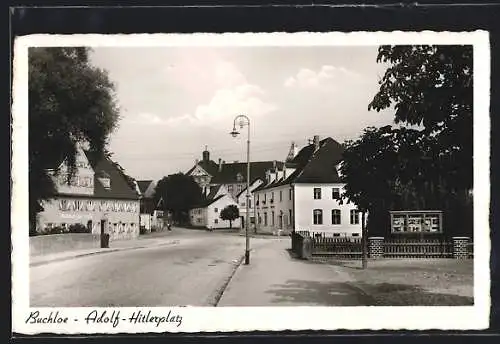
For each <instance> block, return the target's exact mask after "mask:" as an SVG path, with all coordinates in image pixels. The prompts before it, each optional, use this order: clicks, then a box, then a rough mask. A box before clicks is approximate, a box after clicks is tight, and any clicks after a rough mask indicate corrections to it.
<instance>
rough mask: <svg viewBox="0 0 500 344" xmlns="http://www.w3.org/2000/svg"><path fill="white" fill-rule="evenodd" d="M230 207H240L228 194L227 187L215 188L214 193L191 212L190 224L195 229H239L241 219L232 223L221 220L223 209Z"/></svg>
mask: <svg viewBox="0 0 500 344" xmlns="http://www.w3.org/2000/svg"><path fill="white" fill-rule="evenodd" d="M230 205H234V206H238V204H237V203H236V201H235V200H234V198H233V197H232V196H231V195H230V194H229V193H228V192H227V190H226V188H225V186H223V185H219V186H216V187H213V188H212V192H211V193H210V194H209V195H208V196H207V199H206V200H205V201H204V202H202V203H201V204H200V205H199V206H197V207H196V208H193V209H191V210H189V218H190V223H191V225H192V226H194V227H204V228H207V229H222V228H239V227H240V226H241V220H240V218H237V219H235V220H233V221H232V222H230V221H229V220H222V219H221V218H220V213H221V211H222V209H224V208H226V207H227V206H230Z"/></svg>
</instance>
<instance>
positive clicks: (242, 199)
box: [236, 178, 264, 228]
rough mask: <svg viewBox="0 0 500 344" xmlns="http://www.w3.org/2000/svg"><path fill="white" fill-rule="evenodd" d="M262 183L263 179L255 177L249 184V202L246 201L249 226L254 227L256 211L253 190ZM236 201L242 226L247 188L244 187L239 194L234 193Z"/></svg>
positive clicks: (245, 209)
mask: <svg viewBox="0 0 500 344" xmlns="http://www.w3.org/2000/svg"><path fill="white" fill-rule="evenodd" d="M262 184H264V181H263V180H262V179H260V178H259V179H256V180H255V181H254V182H253V183H252V184H250V189H249V191H250V195H249V196H250V197H249V202H248V211H249V213H250V217H249V219H250V228H255V218H256V211H255V200H254V192H253V191H254V190H255V189H257V188H258V187H259V186H261V185H262ZM236 202H237V203H238V206H239V211H240V221H241V223H242V225H243V227H244V222H245V221H246V212H247V208H246V204H247V203H246V202H247V188H246V187H245V188H244V189H243V190H242V191H241V192H240V193H239V194H237V195H236Z"/></svg>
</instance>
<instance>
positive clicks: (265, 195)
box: [264, 193, 267, 204]
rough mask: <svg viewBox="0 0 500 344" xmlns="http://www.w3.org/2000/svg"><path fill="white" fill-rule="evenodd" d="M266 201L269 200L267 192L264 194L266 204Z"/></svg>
mask: <svg viewBox="0 0 500 344" xmlns="http://www.w3.org/2000/svg"><path fill="white" fill-rule="evenodd" d="M266 201H267V194H266V193H265V194H264V204H265V203H266Z"/></svg>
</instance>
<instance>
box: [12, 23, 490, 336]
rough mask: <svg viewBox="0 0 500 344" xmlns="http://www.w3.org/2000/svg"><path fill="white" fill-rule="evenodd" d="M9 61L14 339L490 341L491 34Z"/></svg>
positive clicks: (251, 38) (117, 45)
mask: <svg viewBox="0 0 500 344" xmlns="http://www.w3.org/2000/svg"><path fill="white" fill-rule="evenodd" d="M14 49H15V50H14V62H13V67H14V68H13V71H14V72H13V108H12V124H13V136H12V149H13V155H12V182H13V184H12V208H11V212H12V234H11V235H12V267H13V269H12V282H13V284H12V300H13V308H12V309H13V331H14V332H16V333H23V334H36V333H55V334H87V333H109V334H112V333H142V332H148V333H165V332H190V333H192V332H233V331H259V330H261V331H284V330H337V329H347V330H363V329H372V330H380V329H388V330H396V329H409V330H428V329H444V330H453V329H484V328H487V327H488V324H489V309H490V271H489V259H490V241H489V232H490V226H489V222H488V218H489V206H490V204H489V202H490V201H489V200H490V194H489V192H490V191H489V190H490V182H489V169H490V165H489V157H490V153H489V152H490V147H489V137H490V114H489V103H490V99H489V98H490V96H489V88H490V46H489V36H488V33H487V32H485V31H474V32H352V33H335V32H332V33H308V32H302V33H293V34H292V33H246V34H236V33H225V34H207V33H197V34H140V35H31V36H23V37H17V38H16V39H15V42H14Z"/></svg>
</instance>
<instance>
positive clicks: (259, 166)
mask: <svg viewBox="0 0 500 344" xmlns="http://www.w3.org/2000/svg"><path fill="white" fill-rule="evenodd" d="M283 166H284V163H283V162H281V161H253V162H250V185H251V187H250V190H252V191H253V189H254V188H256V187H257V186H258V185H260V183H262V182H263V181H264V180H265V179H266V175H267V173H268V172H269V170H275V169H282V168H283ZM186 174H187V175H190V176H192V177H193V179H194V180H195V181H196V183H198V185H199V186H200V187H201V188H202V190H203V194H204V195H205V196H208V195H209V194H210V193H211V190H212V189H213V188H216V187H218V186H220V185H223V186H224V187H225V189H226V190H227V192H228V194H229V195H230V196H231V197H232V198H233V200H234V201H235V202H236V203H237V204H238V207H239V211H240V215H241V217H240V223H241V224H242V225H244V223H245V218H246V204H245V203H244V202H246V197H245V196H244V197H243V198H242V197H240V196H241V195H242V192H243V191H244V190H246V186H247V163H246V162H237V161H235V162H232V163H226V162H225V161H223V160H222V159H219V160H218V163H216V162H215V161H213V160H211V159H210V152H209V151H208V149H207V147H205V150H204V151H203V152H202V160H201V161H199V160H196V162H195V165H194V166H193V167H192V168H191V169H190V170H189V171H187V172H186ZM252 199H253V196H252ZM252 199H251V200H250V202H249V207H250V208H252V209H253V204H254V203H253V201H252ZM250 222H251V223H254V222H255V218H254V211H251V213H250Z"/></svg>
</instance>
